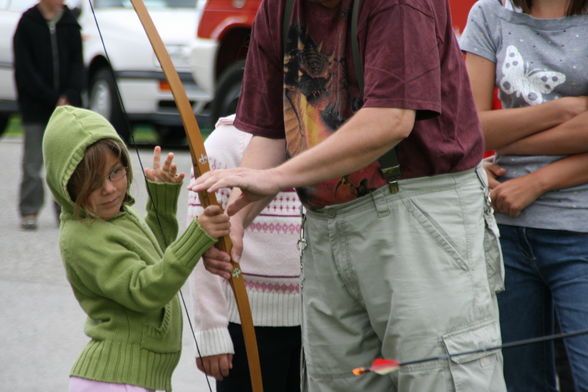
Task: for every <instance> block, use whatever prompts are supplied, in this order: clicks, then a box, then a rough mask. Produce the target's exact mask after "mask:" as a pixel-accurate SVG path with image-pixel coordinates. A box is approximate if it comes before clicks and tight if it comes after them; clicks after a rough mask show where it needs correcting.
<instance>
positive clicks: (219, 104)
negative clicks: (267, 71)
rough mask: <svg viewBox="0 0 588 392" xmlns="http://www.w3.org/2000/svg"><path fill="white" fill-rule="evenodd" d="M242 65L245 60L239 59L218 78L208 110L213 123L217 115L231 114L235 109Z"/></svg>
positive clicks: (239, 88) (239, 91)
mask: <svg viewBox="0 0 588 392" xmlns="http://www.w3.org/2000/svg"><path fill="white" fill-rule="evenodd" d="M244 67H245V60H239V61H237V62H236V63H234V64H233V65H231V66H230V67H228V68H227V69H226V70H225V71H224V72H223V74H222V75H221V77H220V78H219V80H218V85H217V88H216V92H215V94H214V100H213V101H212V105H211V110H210V114H211V116H212V118H211V120H212V122H213V123H215V122H216V121H217V120H218V118H219V117H223V116H227V115H229V114H233V113H235V111H236V110H237V101H238V100H239V96H240V95H241V81H242V80H243V68H244Z"/></svg>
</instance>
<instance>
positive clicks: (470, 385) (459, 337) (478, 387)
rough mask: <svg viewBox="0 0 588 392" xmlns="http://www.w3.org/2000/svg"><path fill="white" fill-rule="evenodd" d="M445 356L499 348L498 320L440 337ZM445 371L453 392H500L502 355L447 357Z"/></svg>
mask: <svg viewBox="0 0 588 392" xmlns="http://www.w3.org/2000/svg"><path fill="white" fill-rule="evenodd" d="M443 344H444V345H445V349H446V350H447V352H448V353H449V354H455V353H462V352H469V351H475V350H481V349H487V348H490V347H495V346H498V345H500V328H499V326H498V321H491V322H488V323H486V324H483V325H477V326H475V327H470V328H468V329H465V330H461V331H458V332H453V333H451V334H447V335H445V336H443ZM449 369H450V372H451V379H452V382H453V387H454V391H456V392H466V391H467V392H471V391H504V390H505V389H504V377H503V375H502V354H501V353H500V351H490V352H488V351H485V352H479V353H472V354H465V355H459V356H454V357H451V359H450V361H449Z"/></svg>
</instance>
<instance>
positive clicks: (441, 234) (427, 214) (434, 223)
mask: <svg viewBox="0 0 588 392" xmlns="http://www.w3.org/2000/svg"><path fill="white" fill-rule="evenodd" d="M402 203H403V205H404V206H405V207H406V209H407V210H408V212H409V213H410V214H411V216H412V217H413V218H414V219H415V220H416V222H418V223H419V226H420V227H421V228H422V229H423V230H425V231H426V232H427V234H428V235H429V236H430V237H431V238H432V239H433V240H434V241H435V242H436V243H437V244H438V245H439V247H440V249H443V250H444V251H445V252H446V253H447V254H448V255H449V256H450V257H451V262H452V263H454V264H455V265H456V267H457V268H459V269H461V270H464V271H468V270H469V269H470V267H469V265H468V262H467V254H468V250H467V241H466V240H465V237H466V235H467V233H466V232H465V228H464V225H463V220H462V219H461V218H460V217H461V213H462V212H461V210H460V208H459V206H456V208H454V209H453V210H452V211H448V210H446V211H443V214H444V215H445V218H447V216H452V218H453V219H454V221H453V222H449V221H448V222H443V223H444V224H443V225H442V224H440V223H439V222H438V219H436V217H435V216H434V215H433V214H435V213H436V212H437V213H439V211H436V209H438V208H439V207H436V208H429V209H428V210H427V209H426V208H424V207H422V206H421V205H420V204H419V203H418V202H417V201H416V200H414V199H404V200H403V201H402ZM445 220H447V219H445ZM448 227H451V228H459V230H460V231H461V233H460V234H457V233H455V234H454V237H452V236H451V235H450V234H449V233H448V232H447V231H446V228H448ZM455 231H457V229H455ZM458 240H461V242H463V243H461V244H458Z"/></svg>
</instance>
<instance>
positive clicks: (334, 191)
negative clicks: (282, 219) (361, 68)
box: [284, 2, 385, 207]
mask: <svg viewBox="0 0 588 392" xmlns="http://www.w3.org/2000/svg"><path fill="white" fill-rule="evenodd" d="M345 3H348V2H345ZM333 15H334V16H333V18H331V19H330V20H327V21H326V22H325V23H324V25H325V28H324V29H321V28H320V27H316V26H315V28H313V29H308V28H307V27H305V26H301V25H300V24H297V23H293V24H292V25H291V26H290V29H289V32H288V40H287V46H286V50H285V55H284V126H285V132H286V140H287V148H288V153H289V155H290V156H295V155H297V154H299V153H301V152H302V151H304V150H307V149H308V148H310V147H312V146H314V145H316V144H318V143H320V142H321V141H322V140H324V139H326V138H327V137H328V136H329V135H331V134H332V133H334V132H335V131H336V130H337V129H338V128H339V127H340V126H341V125H342V124H343V123H344V122H345V121H346V120H347V119H348V118H349V117H351V115H352V114H353V112H355V111H356V110H358V109H359V108H360V107H361V98H360V97H359V95H360V94H359V92H356V93H355V94H354V95H355V96H352V93H351V92H350V81H349V67H348V63H347V61H348V60H349V61H351V59H350V58H349V51H348V50H347V43H348V19H349V12H348V9H346V8H344V7H343V6H342V8H341V12H339V13H333ZM327 26H330V27H327ZM333 27H334V28H333ZM327 28H328V30H327ZM321 30H322V31H321ZM311 31H312V32H313V33H314V37H317V36H319V35H320V36H321V37H322V38H323V39H324V40H322V41H321V40H318V39H314V37H312V36H311V34H310V32H311ZM317 32H322V33H323V34H317ZM353 82H354V83H355V80H354V81H353ZM355 90H356V91H357V88H355ZM384 184H385V181H384V179H383V178H382V176H381V174H380V171H379V164H378V163H377V162H374V163H372V164H371V165H369V166H367V167H366V168H364V169H361V170H359V171H357V172H354V173H351V174H349V175H347V176H344V177H341V178H337V179H333V180H329V181H324V182H321V183H319V184H317V185H314V186H310V187H305V188H301V189H298V193H299V196H300V198H301V200H302V201H303V203H305V204H307V205H308V206H311V207H321V206H325V205H330V204H336V203H343V202H346V201H350V200H353V199H355V198H357V197H360V196H363V195H365V194H367V193H369V192H370V191H372V190H374V189H376V188H378V187H380V186H381V185H384Z"/></svg>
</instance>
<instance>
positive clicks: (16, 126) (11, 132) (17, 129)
mask: <svg viewBox="0 0 588 392" xmlns="http://www.w3.org/2000/svg"><path fill="white" fill-rule="evenodd" d="M20 135H22V127H21V124H20V116H12V117H10V120H9V121H8V125H7V126H6V131H5V132H4V136H8V137H18V136H20Z"/></svg>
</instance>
